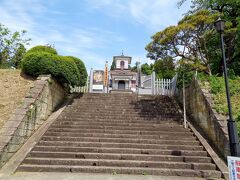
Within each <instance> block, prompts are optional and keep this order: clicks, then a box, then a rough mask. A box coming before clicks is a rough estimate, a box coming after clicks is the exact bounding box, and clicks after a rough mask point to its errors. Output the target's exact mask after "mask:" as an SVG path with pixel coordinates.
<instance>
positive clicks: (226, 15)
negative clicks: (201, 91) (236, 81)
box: [179, 0, 240, 75]
mask: <svg viewBox="0 0 240 180" xmlns="http://www.w3.org/2000/svg"><path fill="white" fill-rule="evenodd" d="M185 1H186V0H181V1H180V2H179V5H180V6H181V5H182V4H183V3H184V2H185ZM191 3H192V6H191V7H192V9H191V10H190V11H189V12H188V14H193V13H195V12H198V11H201V10H206V9H207V10H209V11H210V12H211V13H212V14H214V13H216V12H217V13H219V14H220V15H221V17H222V19H224V20H225V21H226V26H227V27H226V30H225V47H226V59H227V64H228V66H229V67H230V68H231V69H233V70H234V72H235V73H236V74H238V75H240V72H239V68H240V60H239V58H238V57H239V56H240V1H239V0H191ZM217 39H218V43H215V42H214V41H213V40H214V39H213V38H210V39H209V45H208V46H207V47H208V48H209V49H217V50H218V49H219V47H220V42H219V37H217ZM212 42H214V43H212ZM211 43H212V44H211ZM211 52H214V51H211ZM212 58H213V59H214V62H213V64H212V66H213V67H215V69H214V71H215V73H218V74H221V72H222V70H221V64H222V62H221V57H219V55H217V54H216V56H215V57H214V56H212ZM217 65H219V66H218V67H216V66H217Z"/></svg>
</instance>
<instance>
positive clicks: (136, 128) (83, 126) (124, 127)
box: [51, 123, 188, 132]
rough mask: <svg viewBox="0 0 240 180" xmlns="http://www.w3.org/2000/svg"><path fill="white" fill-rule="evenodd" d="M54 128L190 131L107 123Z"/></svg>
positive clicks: (55, 125)
mask: <svg viewBox="0 0 240 180" xmlns="http://www.w3.org/2000/svg"><path fill="white" fill-rule="evenodd" d="M51 127H52V128H57V129H58V128H67V129H69V128H70V129H78V130H79V129H89V130H90V129H91V130H95V129H96V130H99V129H111V130H134V131H151V132H155V131H157V132H159V131H164V130H165V131H166V130H167V131H168V132H172V131H173V132H188V131H186V130H185V129H183V128H182V127H174V128H166V127H135V126H120V125H119V126H107V125H95V126H93V125H92V124H90V123H89V124H87V125H77V124H74V125H65V124H64V125H63V124H60V125H59V124H53V125H52V126H51Z"/></svg>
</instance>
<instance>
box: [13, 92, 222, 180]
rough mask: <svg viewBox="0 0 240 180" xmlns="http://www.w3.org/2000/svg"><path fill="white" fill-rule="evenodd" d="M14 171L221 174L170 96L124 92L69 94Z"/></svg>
mask: <svg viewBox="0 0 240 180" xmlns="http://www.w3.org/2000/svg"><path fill="white" fill-rule="evenodd" d="M17 171H26V172H29V171H30V172H36V171H37V172H41V171H44V172H81V173H113V174H116V173H117V174H149V175H162V176H163V175H166V176H167V175H171V176H186V177H187V176H188V177H189V176H190V177H203V178H206V179H207V178H221V172H220V171H218V170H217V168H216V165H215V164H214V163H212V159H211V158H210V157H209V156H208V153H207V152H206V151H205V149H204V147H203V146H202V145H201V143H200V142H199V141H198V140H197V139H196V137H195V135H194V134H193V132H191V131H190V130H189V129H184V128H183V126H182V116H181V114H179V112H178V109H176V107H175V106H174V104H172V100H171V98H169V97H165V96H159V97H151V96H143V97H141V98H137V96H135V95H125V94H124V95H123V94H120V95H119V94H114V95H112V94H84V95H83V96H82V97H79V98H76V99H74V101H73V103H72V104H71V105H69V106H68V107H66V109H65V110H64V111H63V112H62V114H61V115H60V116H59V117H58V119H57V120H56V121H55V122H54V123H53V124H52V125H51V126H50V128H49V129H48V130H47V131H46V133H45V134H44V135H43V136H42V138H41V140H40V141H39V142H37V143H36V145H35V147H34V148H33V149H32V150H31V152H30V153H29V154H28V156H27V157H26V158H25V159H24V161H23V162H22V164H21V165H20V166H19V167H18V169H17Z"/></svg>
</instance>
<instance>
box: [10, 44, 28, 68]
mask: <svg viewBox="0 0 240 180" xmlns="http://www.w3.org/2000/svg"><path fill="white" fill-rule="evenodd" d="M25 54H26V48H25V47H24V45H22V44H20V45H19V47H18V49H17V50H16V53H15V54H14V56H13V58H12V64H13V66H14V67H16V68H20V67H21V62H22V59H23V57H24V55H25Z"/></svg>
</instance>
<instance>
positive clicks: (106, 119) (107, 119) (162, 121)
mask: <svg viewBox="0 0 240 180" xmlns="http://www.w3.org/2000/svg"><path fill="white" fill-rule="evenodd" d="M57 121H85V122H86V121H87V122H88V121H93V122H108V123H109V122H113V123H115V122H119V123H143V124H144V123H154V124H169V123H172V124H173V123H180V122H182V118H179V117H173V116H171V117H166V116H162V117H161V118H159V117H151V118H150V117H123V116H121V117H117V118H116V117H102V116H97V115H96V116H92V117H90V116H85V117H81V116H77V117H71V116H65V115H62V116H60V117H59V119H57Z"/></svg>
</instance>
